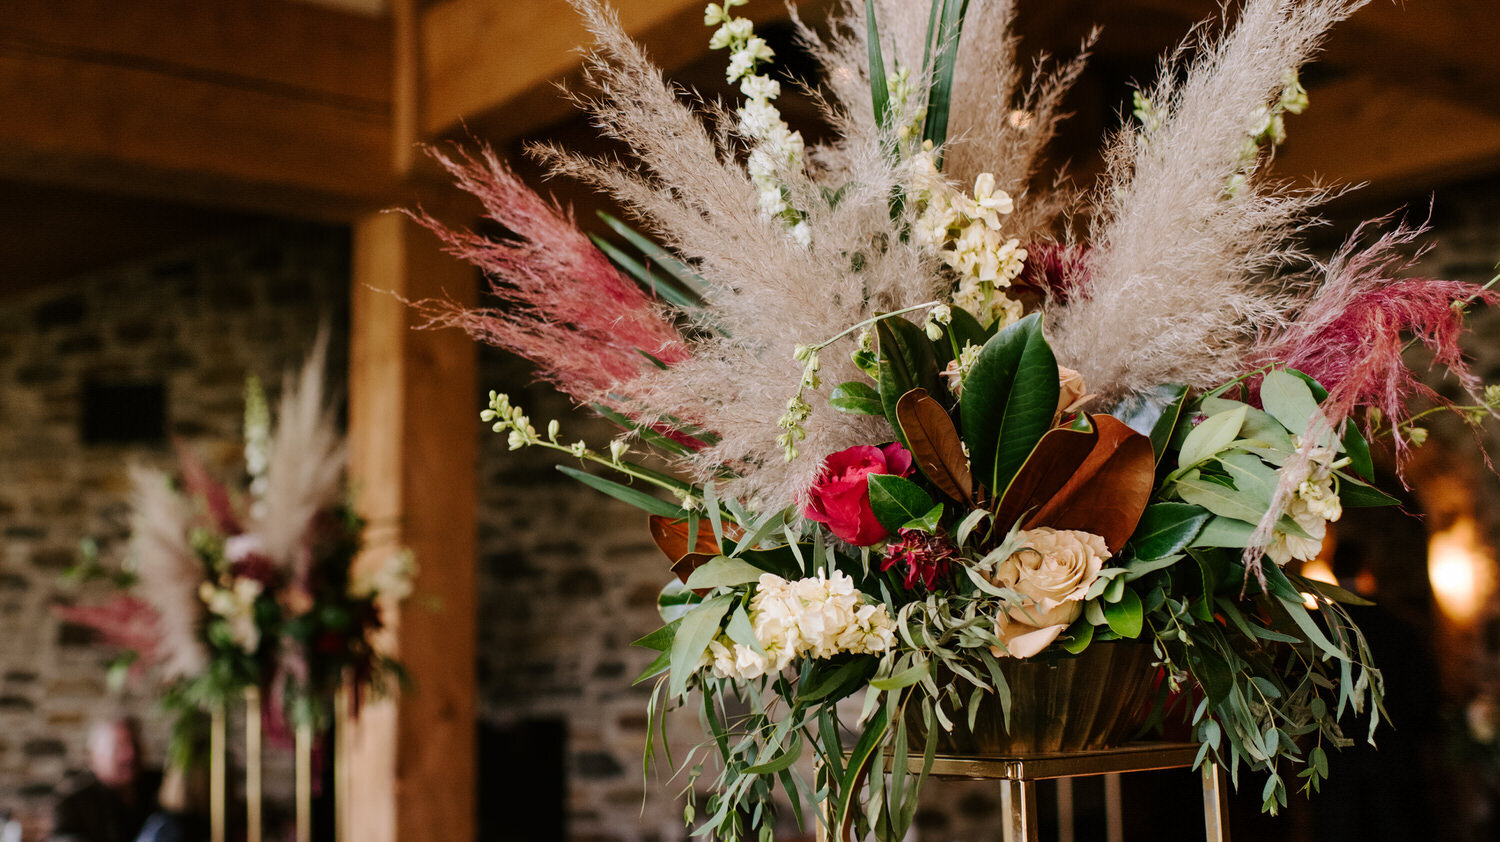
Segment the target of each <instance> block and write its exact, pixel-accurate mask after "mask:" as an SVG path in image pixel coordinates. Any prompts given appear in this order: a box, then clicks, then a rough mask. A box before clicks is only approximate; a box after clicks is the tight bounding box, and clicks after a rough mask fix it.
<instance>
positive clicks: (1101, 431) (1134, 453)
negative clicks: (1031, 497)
mask: <svg viewBox="0 0 1500 842" xmlns="http://www.w3.org/2000/svg"><path fill="white" fill-rule="evenodd" d="M1089 417H1090V420H1092V421H1093V422H1094V427H1095V429H1096V430H1097V431H1098V441H1097V442H1096V443H1095V444H1094V447H1093V450H1091V451H1090V452H1089V454H1088V457H1087V458H1086V459H1084V461H1083V464H1082V465H1080V466H1079V467H1078V469H1077V470H1076V471H1074V472H1073V474H1072V476H1070V477H1068V479H1067V482H1066V483H1064V484H1063V487H1062V488H1061V489H1060V490H1058V491H1057V493H1056V494H1053V495H1052V496H1051V497H1050V498H1049V499H1047V500H1046V501H1043V502H1042V503H1041V508H1039V509H1038V510H1037V511H1036V513H1035V514H1033V515H1031V516H1030V517H1028V518H1027V519H1026V521H1025V523H1024V525H1023V527H1022V528H1024V529H1033V528H1035V527H1038V526H1050V527H1052V528H1053V529H1077V530H1082V531H1085V532H1092V533H1094V534H1095V535H1100V536H1103V538H1104V543H1105V544H1106V545H1108V546H1109V550H1110V552H1112V553H1118V552H1119V551H1120V550H1121V549H1122V548H1123V547H1124V546H1125V542H1126V541H1127V540H1129V539H1130V535H1131V533H1133V532H1135V527H1136V524H1137V523H1139V522H1140V519H1141V514H1142V513H1143V512H1145V511H1146V504H1147V503H1148V502H1149V501H1150V499H1151V486H1152V483H1153V482H1154V481H1155V478H1156V453H1155V451H1154V450H1152V449H1151V440H1150V439H1148V438H1147V437H1145V436H1143V435H1141V434H1140V433H1137V432H1136V431H1134V430H1132V429H1130V428H1129V427H1127V426H1125V424H1124V422H1122V421H1120V420H1118V419H1116V418H1113V417H1111V416H1108V415H1092V416H1089Z"/></svg>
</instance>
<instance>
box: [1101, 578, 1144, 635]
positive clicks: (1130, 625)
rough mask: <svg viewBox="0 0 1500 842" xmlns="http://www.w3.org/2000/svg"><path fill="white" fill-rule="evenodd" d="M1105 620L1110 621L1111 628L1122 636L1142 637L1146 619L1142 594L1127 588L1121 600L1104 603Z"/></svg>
mask: <svg viewBox="0 0 1500 842" xmlns="http://www.w3.org/2000/svg"><path fill="white" fill-rule="evenodd" d="M1104 620H1105V622H1107V623H1109V630H1110V631H1112V632H1114V633H1115V634H1117V635H1119V636H1120V637H1123V638H1126V639H1134V638H1137V637H1140V636H1141V627H1142V625H1143V622H1144V620H1145V611H1143V610H1142V608H1141V597H1140V595H1139V594H1137V593H1136V592H1135V591H1134V590H1132V589H1130V588H1126V589H1125V593H1124V595H1123V596H1122V597H1121V599H1120V601H1119V602H1106V603H1105V604H1104Z"/></svg>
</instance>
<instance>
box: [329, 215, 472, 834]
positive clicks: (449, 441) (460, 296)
mask: <svg viewBox="0 0 1500 842" xmlns="http://www.w3.org/2000/svg"><path fill="white" fill-rule="evenodd" d="M353 268H354V278H353V283H352V286H351V289H352V295H353V302H352V314H351V318H350V322H351V324H352V326H353V336H352V346H351V352H350V384H349V398H350V401H349V440H350V459H351V472H352V474H353V476H354V483H355V487H356V488H358V489H359V491H360V499H359V503H360V506H361V511H362V513H363V514H364V515H365V516H366V518H367V519H368V520H369V522H370V523H371V524H372V526H381V525H384V526H385V527H386V528H387V529H388V530H390V529H394V531H395V532H396V533H397V534H396V536H395V540H396V541H398V542H399V543H401V544H404V545H405V546H407V547H410V548H411V550H412V551H413V552H414V553H415V555H416V559H417V564H418V565H419V568H420V572H419V574H418V576H417V580H416V591H415V597H414V598H413V599H412V600H410V601H409V602H408V604H407V606H406V607H405V608H404V609H403V610H402V611H401V612H400V614H399V616H398V617H395V618H394V622H393V623H392V625H391V628H392V633H393V634H392V636H393V637H394V639H395V645H396V649H397V652H398V654H399V655H400V657H401V658H402V659H403V660H404V661H405V663H406V665H407V667H408V668H409V669H410V671H411V674H412V678H413V680H414V681H415V683H416V689H415V692H413V693H410V694H406V695H404V696H402V697H401V698H400V699H399V700H397V701H395V702H383V703H380V704H377V705H372V706H371V707H370V708H369V709H367V711H366V712H365V713H364V714H363V715H362V716H361V718H360V720H359V723H358V725H357V726H356V728H355V733H354V735H353V738H352V740H351V741H350V745H349V752H350V755H349V756H347V757H344V758H340V760H341V762H347V763H348V766H347V767H346V768H349V769H350V770H351V772H352V776H351V781H350V785H351V790H352V792H351V796H352V797H351V799H350V801H351V803H352V804H354V805H357V807H356V809H353V810H351V811H349V815H348V824H347V825H346V826H345V828H344V831H345V832H344V835H343V837H342V838H344V839H350V840H359V842H421V840H428V839H454V840H467V839H473V838H474V825H475V775H476V771H475V769H476V764H475V749H474V706H475V663H476V660H475V646H476V642H475V641H476V615H475V606H476V602H475V590H476V589H475V579H476V574H475V561H474V558H475V555H474V554H475V533H476V515H475V508H476V494H477V489H476V487H475V476H474V464H475V460H476V458H477V455H478V427H479V425H478V421H477V419H478V412H479V409H480V407H479V406H478V399H477V390H476V381H477V370H476V369H477V363H476V359H477V351H476V346H475V343H474V342H473V341H472V340H470V339H469V338H468V337H467V336H466V335H464V334H462V333H460V332H458V331H453V330H430V331H427V330H416V329H415V328H416V327H417V326H418V324H419V323H420V322H421V319H420V318H418V317H417V315H416V313H415V311H414V310H413V309H412V308H411V307H410V306H408V305H407V304H405V303H403V301H402V300H401V299H406V300H421V299H424V298H436V297H444V298H451V299H452V300H455V301H458V302H461V303H468V304H472V303H473V300H474V296H475V295H476V289H477V279H476V274H475V272H474V270H473V269H472V268H471V267H469V266H467V265H464V264H462V263H460V262H458V261H457V260H455V259H453V258H451V257H448V256H447V255H445V254H442V253H441V252H439V250H438V247H437V242H436V239H435V238H434V237H433V236H432V234H431V233H429V232H428V231H426V230H424V229H421V228H419V227H418V226H417V225H416V224H415V223H413V222H411V221H410V220H408V219H407V218H406V217H404V216H400V215H398V214H377V215H372V216H369V217H366V218H364V219H361V220H360V221H358V222H357V223H356V224H355V226H354V267H353ZM397 296H399V297H400V298H398V297H397Z"/></svg>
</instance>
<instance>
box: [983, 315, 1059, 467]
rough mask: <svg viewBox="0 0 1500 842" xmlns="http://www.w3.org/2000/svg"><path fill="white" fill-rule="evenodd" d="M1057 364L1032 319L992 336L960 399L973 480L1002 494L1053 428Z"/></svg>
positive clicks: (1037, 320) (1037, 318)
mask: <svg viewBox="0 0 1500 842" xmlns="http://www.w3.org/2000/svg"><path fill="white" fill-rule="evenodd" d="M1059 390H1060V389H1059V385H1058V381H1057V359H1056V358H1055V357H1054V356H1053V355H1052V349H1051V348H1050V347H1048V346H1047V340H1046V339H1045V338H1044V337H1043V336H1042V327H1041V318H1040V316H1039V315H1037V314H1032V315H1030V316H1027V317H1026V318H1024V319H1022V320H1021V321H1019V322H1016V323H1015V324H1013V325H1011V326H1010V327H1007V328H1006V329H1004V330H1002V331H1000V332H999V333H997V334H995V336H994V338H992V339H990V341H988V342H986V343H985V345H984V348H983V349H981V350H980V352H979V359H978V360H976V361H975V363H974V368H973V369H972V370H971V371H970V372H969V377H968V379H967V380H965V381H964V393H963V396H962V397H961V398H960V399H959V414H960V416H961V418H962V421H963V437H964V442H965V443H966V444H967V445H968V447H969V462H970V464H971V466H972V469H973V472H974V476H975V478H976V479H977V480H979V481H981V482H984V483H987V484H988V487H989V489H990V491H991V492H992V493H993V494H994V495H995V496H996V497H998V496H1000V495H1001V494H1003V493H1004V491H1005V488H1006V486H1008V485H1010V481H1011V478H1012V477H1014V476H1015V475H1016V471H1018V470H1019V469H1020V467H1021V465H1022V464H1023V463H1025V461H1026V457H1027V456H1028V455H1030V453H1031V451H1032V449H1033V448H1034V447H1036V444H1037V442H1038V441H1040V440H1041V438H1042V436H1043V435H1045V434H1046V433H1047V430H1049V429H1050V428H1051V426H1052V416H1053V415H1054V414H1055V413H1056V412H1057V398H1058V392H1059Z"/></svg>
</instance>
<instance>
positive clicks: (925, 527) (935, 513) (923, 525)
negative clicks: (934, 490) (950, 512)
mask: <svg viewBox="0 0 1500 842" xmlns="http://www.w3.org/2000/svg"><path fill="white" fill-rule="evenodd" d="M942 520H943V504H942V503H938V504H937V505H936V506H933V507H932V509H931V510H929V511H928V512H927V514H925V515H922V516H921V517H919V518H915V519H913V520H909V521H907V522H906V523H903V524H901V528H902V529H919V530H921V531H923V532H937V531H938V524H940V523H941V522H942Z"/></svg>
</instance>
